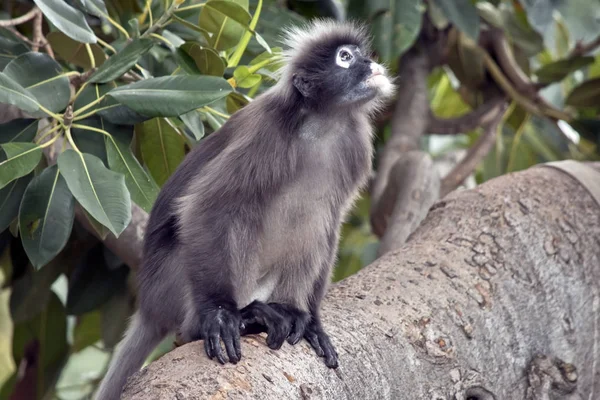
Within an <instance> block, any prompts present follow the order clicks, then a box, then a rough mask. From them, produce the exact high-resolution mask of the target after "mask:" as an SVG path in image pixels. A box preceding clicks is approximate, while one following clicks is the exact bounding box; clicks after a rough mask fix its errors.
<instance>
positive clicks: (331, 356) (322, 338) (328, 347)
mask: <svg viewBox="0 0 600 400" xmlns="http://www.w3.org/2000/svg"><path fill="white" fill-rule="evenodd" d="M318 338H319V343H320V344H321V349H323V355H324V357H325V365H327V366H328V367H329V368H337V367H338V355H337V352H336V351H335V348H334V347H333V344H332V343H331V340H330V339H329V336H327V334H325V333H324V332H320V333H319V335H318Z"/></svg>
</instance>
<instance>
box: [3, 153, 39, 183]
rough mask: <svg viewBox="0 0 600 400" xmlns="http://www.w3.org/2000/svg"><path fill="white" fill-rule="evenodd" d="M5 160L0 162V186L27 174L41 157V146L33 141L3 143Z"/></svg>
mask: <svg viewBox="0 0 600 400" xmlns="http://www.w3.org/2000/svg"><path fill="white" fill-rule="evenodd" d="M1 146H2V149H3V150H4V152H5V153H6V160H4V161H2V162H0V188H3V187H4V186H6V185H7V184H8V183H9V182H10V181H12V180H14V179H17V178H20V177H22V176H25V175H27V174H28V173H30V172H31V171H33V169H34V168H35V167H36V165H38V163H39V162H40V158H42V148H41V147H39V146H38V145H37V144H35V143H17V142H15V143H13V142H11V143H4V144H2V145H1Z"/></svg>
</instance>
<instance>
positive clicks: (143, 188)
mask: <svg viewBox="0 0 600 400" xmlns="http://www.w3.org/2000/svg"><path fill="white" fill-rule="evenodd" d="M110 133H112V131H111V132H110ZM106 153H107V155H108V165H109V166H110V169H112V170H113V171H116V172H120V173H122V174H123V175H124V176H125V184H126V185H127V189H129V193H130V194H131V199H132V200H133V201H134V202H135V203H136V204H137V205H138V206H140V207H141V208H143V209H144V210H145V211H146V212H150V210H151V209H152V205H153V204H154V201H155V200H156V197H157V196H158V191H159V188H158V186H157V185H156V183H155V182H154V180H152V178H150V177H149V176H148V174H147V173H146V171H145V170H144V168H142V166H141V165H140V163H139V162H138V160H137V159H136V158H135V156H134V155H133V152H132V151H131V148H130V147H129V143H128V142H124V141H122V140H120V139H119V138H118V137H117V136H116V135H113V137H112V138H111V139H107V140H106Z"/></svg>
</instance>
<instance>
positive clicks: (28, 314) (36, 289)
mask: <svg viewBox="0 0 600 400" xmlns="http://www.w3.org/2000/svg"><path fill="white" fill-rule="evenodd" d="M22 257H23V258H24V259H25V262H27V261H26V260H27V257H26V256H25V254H24V255H23V256H22ZM59 257H60V256H59ZM59 257H57V258H56V259H55V260H52V261H51V262H50V264H48V265H46V266H45V267H44V268H42V269H40V270H39V271H38V270H35V269H34V268H31V267H27V269H26V272H25V274H24V275H23V276H22V277H21V278H19V279H17V280H16V281H14V282H13V284H12V294H11V297H10V312H11V315H12V318H13V321H14V322H15V323H21V322H23V321H27V320H31V319H32V318H34V317H35V316H36V315H38V314H39V313H40V312H42V311H43V310H44V309H45V308H46V307H47V305H48V300H49V298H50V295H51V288H52V283H53V282H54V281H55V280H56V278H58V277H59V275H60V274H62V273H63V272H65V271H66V269H67V267H68V264H67V263H66V262H65V260H64V259H59Z"/></svg>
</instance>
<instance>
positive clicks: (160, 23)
mask: <svg viewBox="0 0 600 400" xmlns="http://www.w3.org/2000/svg"><path fill="white" fill-rule="evenodd" d="M181 3H183V1H181V0H173V2H172V3H171V5H170V6H169V8H168V9H167V10H166V11H165V12H164V13H163V15H161V16H160V18H159V19H158V20H157V21H156V23H155V24H154V25H152V26H151V27H149V28H148V29H146V32H144V33H143V34H142V35H141V36H140V37H142V38H144V37H148V36H150V35H152V34H153V33H155V32H156V31H157V30H159V29H162V28H164V27H165V26H166V25H168V23H169V20H170V19H171V16H172V15H173V13H174V12H175V10H177V7H179V5H180V4H181Z"/></svg>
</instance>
